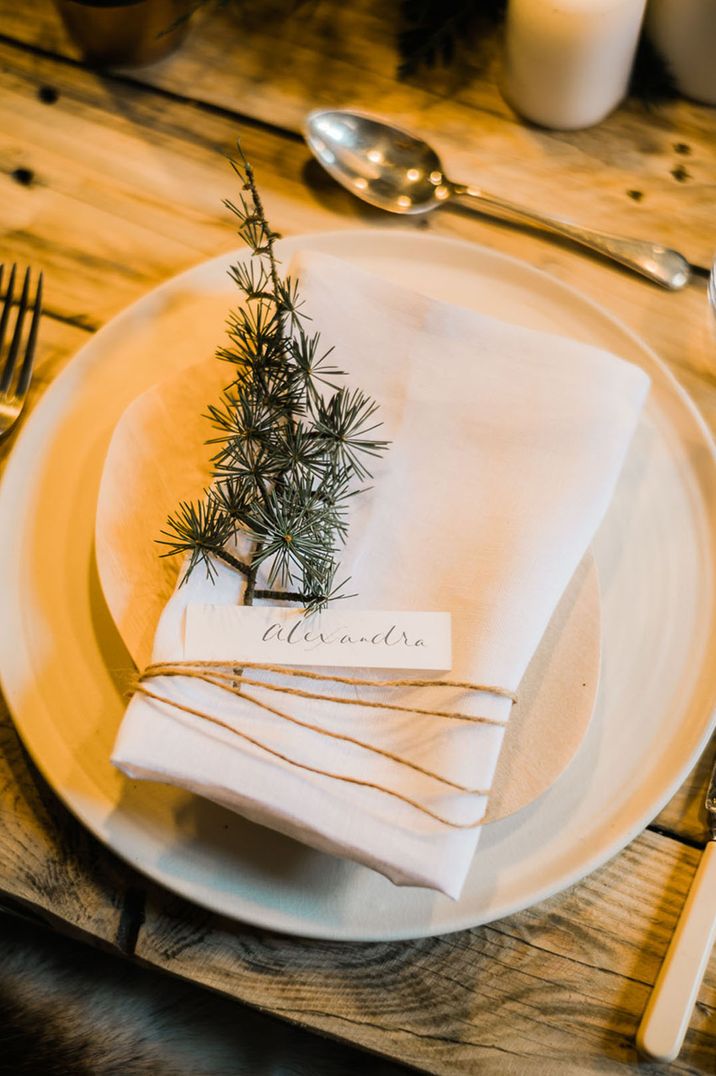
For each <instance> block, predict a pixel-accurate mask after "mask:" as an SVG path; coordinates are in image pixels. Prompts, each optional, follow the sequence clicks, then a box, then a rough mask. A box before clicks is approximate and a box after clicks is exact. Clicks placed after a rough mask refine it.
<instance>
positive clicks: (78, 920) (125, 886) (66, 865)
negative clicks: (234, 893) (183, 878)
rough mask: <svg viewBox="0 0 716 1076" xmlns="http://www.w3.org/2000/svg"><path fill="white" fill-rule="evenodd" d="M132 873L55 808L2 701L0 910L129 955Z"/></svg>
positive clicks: (134, 913) (136, 886) (134, 914)
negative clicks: (7, 908) (23, 912)
mask: <svg viewBox="0 0 716 1076" xmlns="http://www.w3.org/2000/svg"><path fill="white" fill-rule="evenodd" d="M140 894H143V889H142V886H141V884H140V883H139V882H138V879H137V877H136V876H135V875H134V872H132V871H130V870H129V869H128V868H126V867H125V866H124V865H123V864H120V862H119V861H118V860H117V859H115V857H114V856H112V855H111V854H110V853H109V852H106V851H105V850H104V849H102V847H101V846H100V845H99V844H98V843H97V842H96V841H95V840H94V838H92V837H91V836H90V835H89V833H88V832H87V831H86V830H85V829H84V827H83V826H81V825H80V824H79V822H77V821H76V820H75V819H74V818H73V817H72V816H71V815H70V814H69V812H68V811H67V809H66V808H65V807H64V806H63V805H62V804H61V803H60V801H59V800H58V799H57V797H56V796H55V794H54V793H53V792H52V791H51V790H50V788H49V787H48V785H47V784H46V783H45V781H44V779H43V778H42V777H41V776H40V774H39V773H38V772H37V770H36V769H35V767H34V766H33V764H32V763H31V762H30V760H29V759H28V757H27V755H26V754H25V751H24V750H23V748H22V746H21V744H20V741H19V739H18V736H17V733H16V731H15V729H14V726H13V724H12V721H11V719H10V716H9V714H8V712H7V709H6V707H5V704H4V702H3V701H2V699H0V905H5V904H7V902H8V900H9V902H10V905H11V907H16V908H18V907H19V908H21V909H22V908H26V909H29V910H30V911H31V913H32V915H33V917H39V918H41V919H42V920H44V921H45V922H48V923H50V924H52V925H53V926H56V927H57V926H59V927H60V928H61V929H63V930H66V931H68V932H71V933H73V934H77V935H82V936H83V937H86V938H89V939H91V940H92V941H93V942H94V943H99V944H103V945H105V946H107V947H111V948H116V949H119V950H120V951H122V952H131V949H132V948H133V945H134V940H135V938H136V932H137V930H138V927H139V919H140V909H141V905H142V904H143V899H142V896H141V895H140Z"/></svg>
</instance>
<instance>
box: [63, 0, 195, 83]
mask: <svg viewBox="0 0 716 1076" xmlns="http://www.w3.org/2000/svg"><path fill="white" fill-rule="evenodd" d="M55 3H56V5H57V8H58V9H59V12H60V14H61V15H62V18H63V21H64V23H65V26H66V27H67V30H68V32H69V34H70V36H71V37H72V39H73V40H74V41H75V43H76V44H77V45H78V46H79V48H80V49H81V51H82V55H83V56H84V58H85V60H87V62H88V63H90V64H92V65H93V66H96V67H109V66H113V67H115V66H116V67H143V66H145V65H146V64H153V63H156V61H157V60H161V59H163V57H165V56H168V55H169V53H170V52H173V51H174V49H176V48H177V47H178V46H179V45H180V44H181V42H182V40H183V39H184V37H185V35H186V32H187V30H188V28H189V15H190V13H191V11H192V9H193V8H194V7H195V6H196V4H195V3H192V0H55Z"/></svg>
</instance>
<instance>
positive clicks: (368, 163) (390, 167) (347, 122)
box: [304, 109, 690, 290]
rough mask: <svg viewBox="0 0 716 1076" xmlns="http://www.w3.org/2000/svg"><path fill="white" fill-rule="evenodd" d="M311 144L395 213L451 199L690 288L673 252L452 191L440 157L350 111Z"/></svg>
mask: <svg viewBox="0 0 716 1076" xmlns="http://www.w3.org/2000/svg"><path fill="white" fill-rule="evenodd" d="M304 133H305V137H306V141H307V142H308V145H309V146H310V148H311V150H312V152H313V154H314V155H315V157H316V158H317V159H318V160H319V161H320V163H321V164H322V165H323V167H324V168H325V169H326V170H327V171H328V172H330V174H331V175H332V176H333V178H334V179H336V180H338V182H339V183H341V184H342V185H343V186H344V187H345V188H346V189H347V190H349V191H351V193H352V194H355V195H356V196H357V197H358V198H362V199H363V201H365V202H369V203H370V204H371V205H374V206H378V208H379V209H387V210H389V211H390V212H391V213H427V212H429V211H430V210H432V209H437V208H438V206H441V205H445V203H446V202H449V201H450V200H451V199H452V198H461V199H462V198H464V199H466V203H465V204H466V205H467V206H470V207H472V208H473V209H475V210H476V211H477V212H479V213H481V214H484V215H487V216H493V217H498V218H501V219H504V220H508V221H512V223H518V224H527V225H529V226H530V227H531V228H538V229H539V230H540V231H544V232H551V233H553V234H554V235H561V236H564V237H566V238H567V239H571V240H572V241H573V242H575V243H580V244H581V245H582V246H584V247H589V249H590V250H596V251H597V252H598V253H599V254H603V255H604V256H605V257H607V258H611V259H612V260H613V261H616V262H619V263H620V264H621V265H626V266H628V267H629V268H630V269H634V270H635V272H637V273H641V274H642V276H645V277H648V278H649V280H653V281H655V282H656V283H657V284H661V285H662V287H664V288H671V289H673V290H676V289H678V288H683V287H684V285H685V284H686V283H688V280H689V276H690V267H689V263H688V262H687V261H686V259H685V258H684V257H682V255H681V254H679V253H678V252H677V251H675V250H669V249H668V248H667V247H663V246H661V244H659V243H647V242H645V241H644V240H642V239H623V238H620V237H619V236H616V235H608V234H607V233H606V232H592V231H589V230H588V229H586V228H580V227H579V226H578V225H576V224H572V223H570V221H567V220H560V219H559V218H557V217H548V216H546V215H545V214H544V213H536V212H534V210H531V209H523V208H522V206H518V205H514V204H513V203H512V202H506V201H504V200H503V199H502V198H497V197H495V195H494V194H487V193H486V192H485V191H483V190H480V189H479V188H477V187H471V186H468V185H466V184H464V183H452V182H451V181H450V180H449V179H448V178H447V176H446V175H445V173H444V172H443V166H442V164H441V163H440V158H439V157H438V155H437V154H436V153H435V151H434V150H433V149H432V148H431V147H430V146H429V145H428V144H427V143H426V142H423V141H422V139H420V138H416V137H415V135H411V134H409V133H408V132H407V131H401V130H400V128H398V127H393V126H391V125H390V124H387V123H383V122H382V121H380V120H376V119H372V118H371V117H370V116H364V115H362V114H361V113H359V112H349V111H347V110H344V109H335V110H328V111H316V112H311V113H310V115H309V116H308V117H307V119H306V125H305V132H304Z"/></svg>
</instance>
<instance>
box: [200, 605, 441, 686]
mask: <svg viewBox="0 0 716 1076" xmlns="http://www.w3.org/2000/svg"><path fill="white" fill-rule="evenodd" d="M184 660H185V661H226V662H232V663H234V662H235V663H236V664H237V665H238V664H240V663H241V662H242V661H257V662H264V663H266V664H270V665H333V666H348V667H364V668H370V669H423V670H428V669H429V670H430V671H431V672H446V671H448V670H449V669H450V668H451V667H452V626H451V616H450V613H416V612H397V613H396V612H374V611H370V612H364V611H361V610H357V609H346V610H339V609H335V608H330V607H329V608H328V609H323V610H322V611H321V612H319V613H312V614H310V615H307V614H306V612H305V610H303V609H286V608H283V607H280V606H279V607H276V606H265V605H264V606H258V605H252V606H245V605H200V604H193V603H192V604H189V605H188V606H187V608H186V613H185V623H184Z"/></svg>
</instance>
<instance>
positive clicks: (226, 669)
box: [134, 661, 516, 829]
mask: <svg viewBox="0 0 716 1076" xmlns="http://www.w3.org/2000/svg"><path fill="white" fill-rule="evenodd" d="M244 668H248V669H261V670H264V671H268V672H276V673H281V674H283V675H286V676H298V677H305V678H306V679H311V680H321V681H328V682H332V683H343V684H351V685H362V686H365V687H408V686H410V687H425V686H430V687H460V688H463V689H466V690H472V691H478V692H485V693H489V694H494V695H497V696H499V697H501V698H509V699H511V700H512V701H513V702H516V696H515V695H513V693H512V692H510V691H507V690H506V689H504V688H498V687H492V686H489V685H484V684H471V683H466V682H462V681H454V680H453V681H451V680H415V679H409V680H372V679H368V678H361V679H359V678H353V677H343V676H336V675H331V674H328V673H326V674H325V675H324V674H321V673H313V672H307V671H306V670H299V669H293V668H290V667H286V666H283V665H268V664H264V663H260V662H241V670H242V671H243V669H244ZM238 672H239V670H238V669H236V668H234V666H233V665H232V664H230V663H227V662H219V661H197V662H193V661H189V662H181V661H180V662H157V663H155V664H153V665H149V666H147V668H146V669H145V670H144V672H143V673H141V674H140V676H139V677H138V679H137V682H136V684H135V687H134V690H135V691H136V692H138V693H139V694H142V695H145V696H146V697H147V698H150V699H153V700H154V701H155V702H160V703H163V704H164V705H166V706H169V707H173V708H174V709H176V710H180V711H182V712H183V713H187V714H191V715H192V716H194V717H199V718H201V719H203V720H204V721H209V722H210V723H211V724H214V725H218V726H219V727H221V728H223V729H226V730H227V731H228V732H231V733H233V734H234V735H235V736H239V737H240V738H241V739H243V740H246V741H247V742H248V743H250V744H252V745H253V746H254V747H258V748H259V749H260V750H262V751H265V752H267V753H268V754H270V755H273V756H275V757H276V758H280V759H281V760H282V761H283V762H286V763H288V764H289V765H290V766H295V767H297V768H298V769H302V770H306V771H308V772H309V773H315V774H319V775H320V776H322V777H329V778H331V779H332V780H335V781H343V782H346V783H347V784H353V785H359V786H360V787H362V788H372V789H375V790H376V791H378V792H382V793H384V794H385V795H387V796H393V797H394V798H395V799H398V800H401V801H402V802H403V803H406V804H408V805H409V806H410V807H413V808H415V810H418V811H420V812H422V813H423V814H426V815H428V816H429V817H430V818H433V819H435V820H436V821H437V822H440V823H441V824H442V825H446V826H449V827H450V828H452V829H474V828H476V827H477V826H481V825H483V819H478V820H477V821H475V822H453V821H452V820H451V819H449V818H445V817H444V816H443V815H440V814H438V813H437V812H436V811H433V810H431V809H430V808H429V807H426V806H425V805H424V804H422V803H418V802H417V801H416V800H413V799H411V798H410V797H409V796H406V795H404V794H403V793H402V792H397V791H395V790H394V789H390V788H386V787H385V786H384V785H380V784H377V783H375V782H373V781H365V780H362V779H360V778H358V777H348V776H347V775H345V774H337V773H333V772H331V771H330V770H323V769H320V768H319V767H317V766H310V765H308V764H307V763H303V762H298V761H297V760H296V759H293V758H290V757H289V756H288V755H285V754H283V753H282V752H281V751H277V750H276V749H275V748H272V747H269V746H268V745H267V744H265V743H262V742H261V741H260V740H257V739H255V738H254V737H252V736H249V735H248V734H247V733H245V732H241V731H240V730H239V729H236V728H234V726H233V725H230V724H229V723H228V722H226V721H222V720H221V718H218V717H216V716H215V715H213V714H210V713H206V712H205V711H203V710H197V709H194V708H193V707H191V706H186V705H185V704H183V703H180V702H177V701H176V700H174V699H169V698H167V697H166V696H163V695H158V694H156V693H155V692H153V691H150V690H148V689H147V688H146V687H144V686H143V681H144V680H147V679H151V678H153V677H157V676H187V677H191V678H195V679H199V680H201V681H202V682H203V683H206V684H211V685H213V686H215V687H218V688H221V689H222V690H224V691H228V692H229V693H230V694H232V695H234V696H236V697H238V698H243V699H246V701H247V702H250V703H253V704H254V705H255V706H258V707H260V708H261V709H262V710H266V711H268V712H269V713H272V714H274V715H275V716H277V717H280V718H282V719H283V720H286V721H290V722H291V723H292V724H294V725H299V726H301V727H302V728H307V729H310V730H311V731H313V732H318V733H319V734H321V735H323V736H329V737H331V738H333V739H336V740H343V741H345V742H347V743H352V744H354V745H355V746H357V747H360V748H362V749H363V750H366V751H370V752H372V753H374V754H377V755H381V756H383V757H384V758H388V759H390V760H391V761H393V762H396V763H398V765H401V766H405V767H407V768H409V769H412V770H414V771H416V772H417V773H421V774H423V775H424V776H426V777H429V778H432V779H433V780H436V781H439V782H440V783H441V784H444V785H447V786H449V787H450V788H454V789H456V790H457V791H459V792H463V793H466V794H469V795H476V796H485V795H487V793H488V791H489V790H488V789H478V788H468V787H467V786H465V785H461V784H458V783H457V782H454V781H451V780H450V779H449V778H447V777H444V776H442V775H440V774H438V773H435V772H434V771H432V770H428V769H426V768H425V767H423V766H420V765H419V764H418V763H415V762H412V761H411V760H410V759H406V758H403V757H401V756H400V755H395V754H393V753H392V752H390V751H386V750H384V749H383V748H380V747H375V746H374V745H372V744H368V743H365V742H364V741H362V740H359V739H357V738H356V737H353V736H348V735H346V734H344V733H339V732H334V731H332V730H330V729H326V728H323V727H322V726H320V725H315V724H313V723H312V722H308V721H301V720H300V719H299V718H297V717H294V716H293V715H291V714H287V713H285V712H284V711H283V710H278V709H276V708H275V707H273V706H270V705H269V704H268V703H266V702H262V701H261V700H260V699H257V698H256V697H255V696H254V695H250V694H247V692H245V691H243V690H242V689H241V686H240V685H241V684H250V685H251V686H256V687H260V688H265V689H268V690H270V691H281V692H283V693H286V694H290V695H297V696H300V697H302V698H309V699H318V700H325V701H327V702H339V703H342V704H348V705H353V706H361V705H362V706H374V707H376V708H379V709H386V710H400V711H403V712H408V713H418V714H425V715H428V716H433V717H446V718H450V719H454V720H463V721H473V722H480V723H484V724H490V725H500V726H501V725H503V724H504V723H503V722H502V721H498V720H495V719H493V718H481V717H477V718H476V717H473V716H472V715H467V714H458V713H452V712H450V711H444V710H424V709H419V708H414V707H408V706H398V705H391V704H390V703H381V702H371V701H368V700H363V699H343V698H340V697H338V696H333V695H324V694H320V693H316V692H307V691H302V690H301V689H299V688H290V687H285V686H283V685H278V684H269V683H267V682H265V681H262V680H254V679H251V678H248V677H244V676H243V675H237V674H238Z"/></svg>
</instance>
